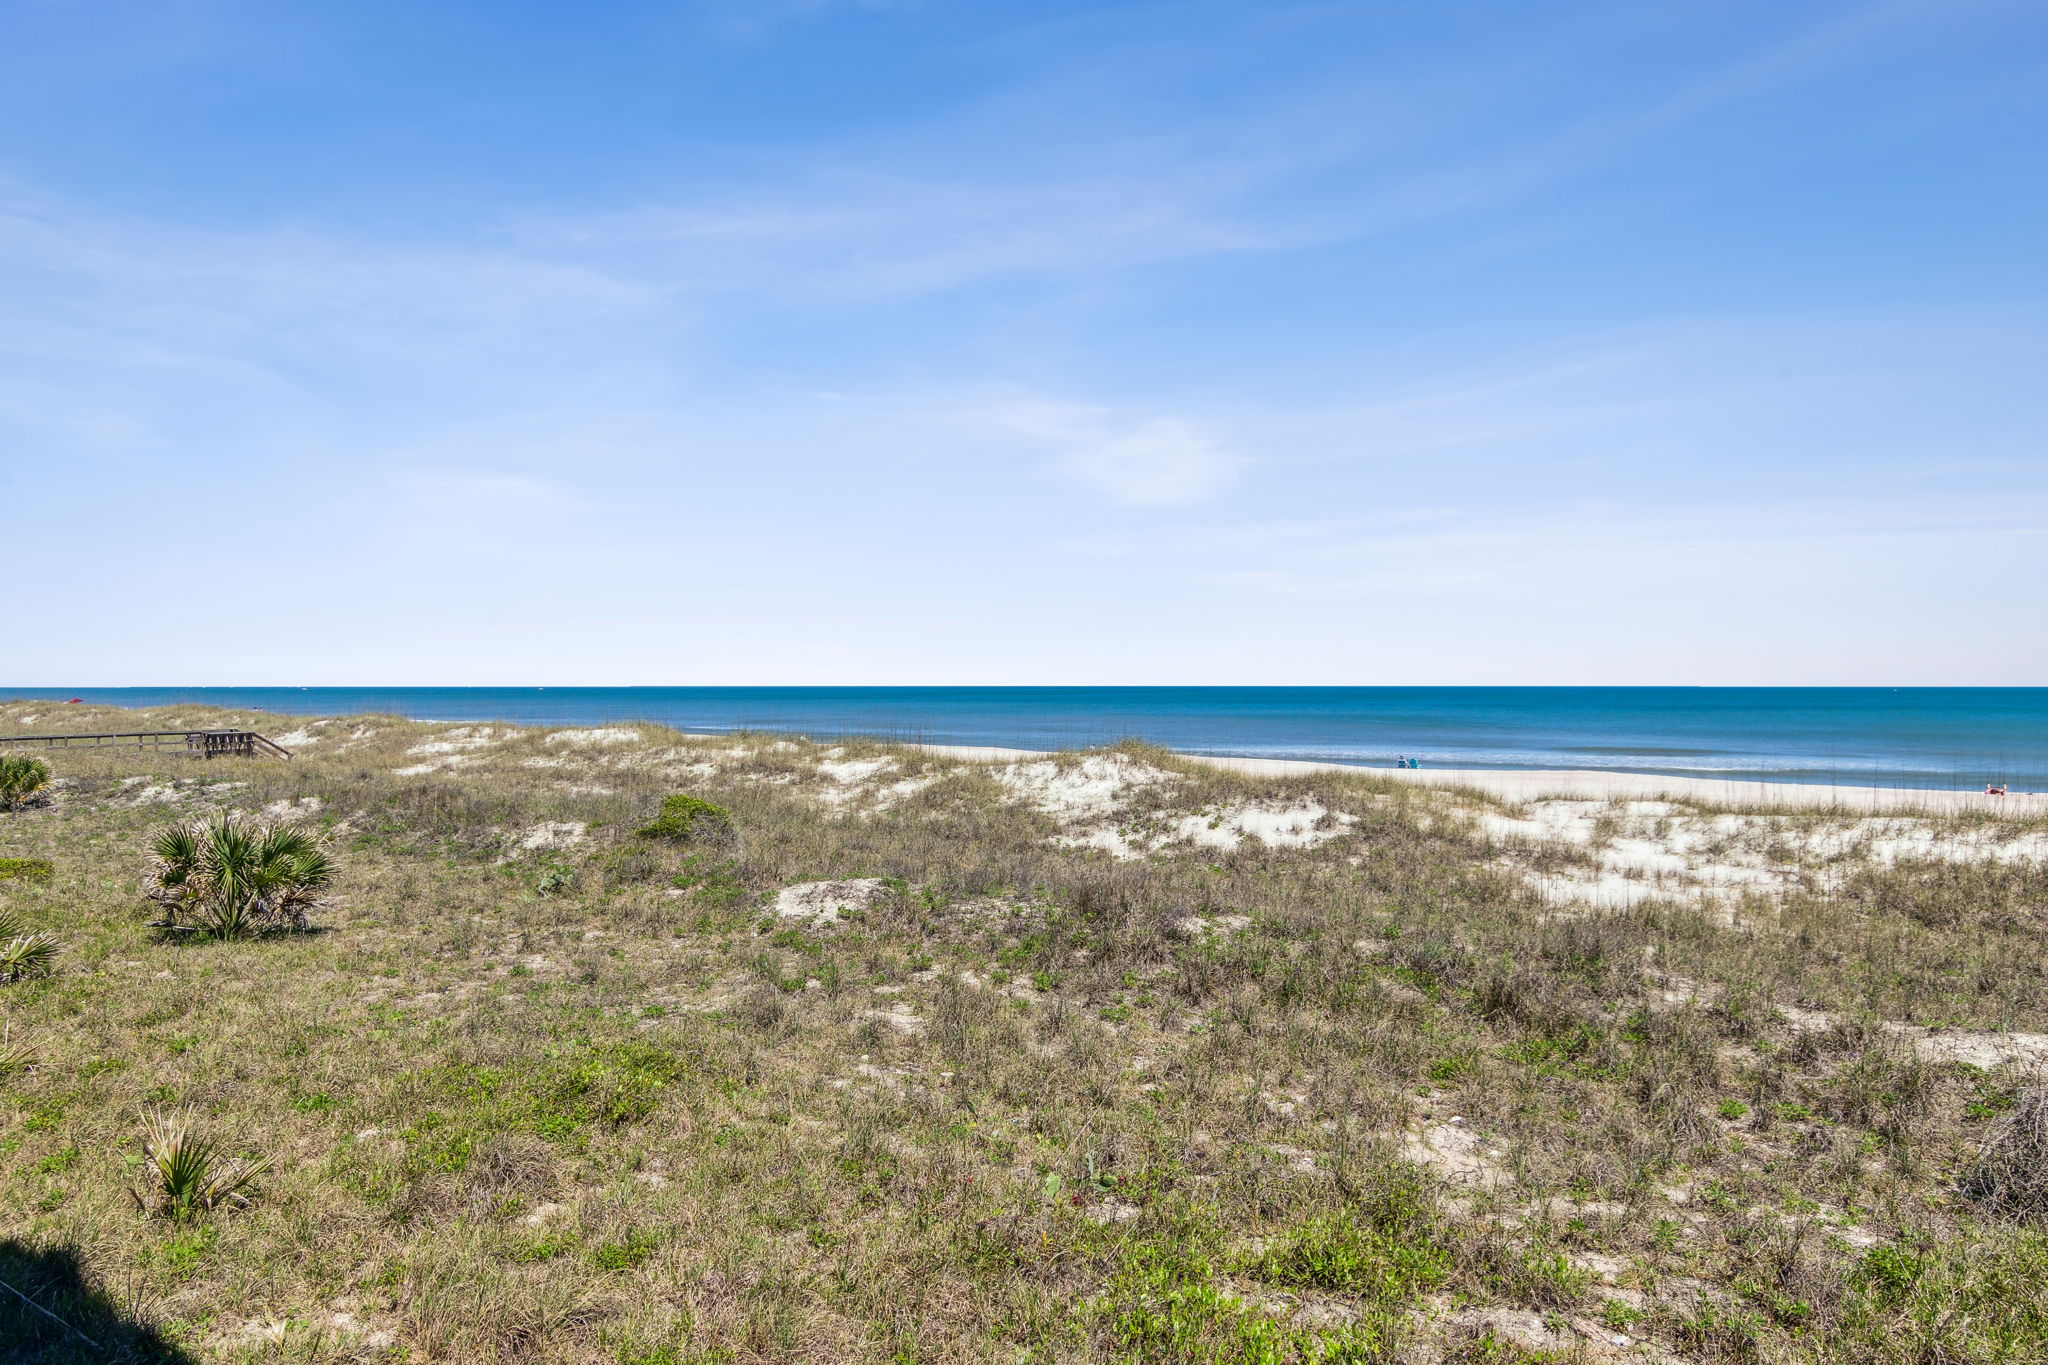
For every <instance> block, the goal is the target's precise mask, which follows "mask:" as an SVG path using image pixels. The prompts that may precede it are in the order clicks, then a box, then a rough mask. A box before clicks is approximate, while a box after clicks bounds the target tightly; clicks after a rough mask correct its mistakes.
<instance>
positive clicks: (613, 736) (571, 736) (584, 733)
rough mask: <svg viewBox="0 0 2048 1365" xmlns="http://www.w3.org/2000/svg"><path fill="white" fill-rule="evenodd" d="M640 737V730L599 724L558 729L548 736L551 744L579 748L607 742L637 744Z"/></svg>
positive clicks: (593, 746)
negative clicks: (591, 726) (583, 727)
mask: <svg viewBox="0 0 2048 1365" xmlns="http://www.w3.org/2000/svg"><path fill="white" fill-rule="evenodd" d="M639 739H640V732H639V731H638V730H628V729H625V728H623V727H621V726H616V725H607V726H599V727H597V728H595V729H590V730H557V731H555V733H553V734H551V735H549V736H548V737H547V741H546V742H547V743H549V744H573V745H575V746H576V747H577V748H579V749H589V748H595V747H600V746H603V745H606V744H635V743H638V742H639Z"/></svg>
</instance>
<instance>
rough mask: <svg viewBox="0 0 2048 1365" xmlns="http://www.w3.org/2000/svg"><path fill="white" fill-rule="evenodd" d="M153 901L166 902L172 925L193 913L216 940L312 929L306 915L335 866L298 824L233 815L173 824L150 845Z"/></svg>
mask: <svg viewBox="0 0 2048 1365" xmlns="http://www.w3.org/2000/svg"><path fill="white" fill-rule="evenodd" d="M150 854H151V859H152V863H153V866H152V867H151V869H150V876H149V892H148V894H149V898H150V899H151V900H153V901H155V902H156V903H157V904H159V905H161V906H163V907H164V919H163V921H162V923H163V925H164V927H166V928H179V927H181V926H180V925H179V923H178V917H179V916H180V915H181V914H183V915H189V916H190V917H191V918H192V919H193V921H194V925H195V927H197V928H198V929H200V930H201V931H202V932H204V933H207V934H210V935H212V936H213V937H215V938H244V937H247V936H248V935H250V934H254V933H261V932H263V931H265V930H271V929H306V928H308V927H310V926H309V925H308V923H307V913H308V912H309V911H310V910H312V909H313V907H314V906H316V905H317V904H318V903H319V901H318V896H319V893H320V892H321V891H322V890H323V889H324V888H325V887H326V886H327V883H328V882H329V881H331V880H332V879H333V877H334V866H333V864H332V863H330V862H328V860H327V855H326V854H324V853H322V852H321V851H320V849H319V847H318V846H317V845H316V844H315V843H314V842H313V836H312V835H310V834H308V833H306V831H304V830H302V829H300V828H299V827H298V826H296V825H288V824H280V825H264V824H258V823H257V822H255V821H253V820H247V819H241V818H238V817H236V816H233V815H221V816H216V817H215V818H214V819H211V820H205V821H200V822H198V823H196V824H190V825H170V826H167V827H166V828H164V829H162V830H159V831H158V832H157V835H156V838H155V839H154V840H152V841H151V843H150Z"/></svg>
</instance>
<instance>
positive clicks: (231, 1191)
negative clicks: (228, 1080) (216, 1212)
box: [128, 1110, 270, 1219]
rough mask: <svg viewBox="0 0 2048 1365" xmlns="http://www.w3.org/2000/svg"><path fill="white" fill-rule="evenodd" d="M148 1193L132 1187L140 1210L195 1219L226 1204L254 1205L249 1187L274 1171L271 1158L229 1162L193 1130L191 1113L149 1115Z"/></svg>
mask: <svg viewBox="0 0 2048 1365" xmlns="http://www.w3.org/2000/svg"><path fill="white" fill-rule="evenodd" d="M142 1155H143V1158H144V1161H145V1163H146V1164H145V1165H144V1167H143V1170H144V1172H145V1185H146V1188H144V1189H132V1188H131V1189H130V1190H129V1191H128V1193H129V1195H130V1197H132V1198H133V1199H134V1200H135V1206H136V1207H137V1208H139V1209H141V1210H142V1211H143V1212H144V1213H151V1214H157V1215H160V1216H163V1217H166V1218H181V1219H182V1218H190V1217H192V1216H193V1215H194V1214H197V1213H202V1212H206V1211H210V1210H212V1209H217V1208H219V1207H221V1206H222V1205H233V1206H237V1207H239V1206H241V1205H245V1204H247V1203H248V1202H249V1196H248V1193H247V1191H248V1188H249V1185H250V1183H251V1182H252V1181H254V1180H255V1179H256V1177H257V1176H259V1175H261V1174H263V1172H265V1171H266V1170H269V1169H270V1158H268V1157H262V1158H259V1159H257V1160H254V1161H247V1160H242V1159H239V1158H224V1157H222V1156H221V1153H220V1149H219V1148H218V1147H217V1146H215V1145H214V1143H213V1141H212V1139H210V1138H205V1137H201V1136H199V1135H198V1134H197V1133H194V1132H193V1131H192V1119H191V1116H190V1115H187V1114H166V1113H163V1112H162V1111H160V1110H159V1111H156V1112H154V1113H150V1114H147V1115H145V1116H144V1117H143V1120H142Z"/></svg>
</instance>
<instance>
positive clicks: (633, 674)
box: [0, 0, 2048, 685]
mask: <svg viewBox="0 0 2048 1365" xmlns="http://www.w3.org/2000/svg"><path fill="white" fill-rule="evenodd" d="M2044 146H2048V9H2044V8H2043V6H2041V5H2040V4H2039V3H2035V2H2034V0H1926V2H1922V3H1911V2H1894V3H1879V4H1869V3H1827V2H1825V0H1822V2H1819V3H1802V4H1794V5H1786V4H1783V3H1773V4H1762V3H1747V2H1746V0H1697V2H1690V3H1689V2H1687V0H1660V3H1656V4H1643V3H1641V0H1614V2H1613V3H1534V2H1532V0H1519V2H1517V3H1459V2H1458V0H1428V2H1425V0H1408V2H1407V3H1370V2H1366V3H1351V4H1315V3H1311V4H1290V3H1286V0H1269V2H1268V3H1258V4H1204V3H1175V4H1154V5H1142V4H1131V5H1105V4H1069V3H1060V2H1059V0H1038V3H1032V4H1006V3H993V2H990V0H983V2H982V3H967V2H966V0H901V2H900V3H891V2H889V0H871V2H870V3H832V2H831V0H706V2H705V3H701V4H695V5H692V4H678V3H667V4H644V5H643V4H635V3H609V4H596V5H581V6H572V5H559V4H553V5H543V4H533V3H516V2H508V0H499V2H498V3H493V4H489V5H485V4H433V3H419V2H418V0H413V2H412V3H406V4H395V3H394V4H385V3H376V2H375V0H356V2H355V3H348V4H303V5H292V6H280V5H274V4H270V5H257V4H243V3H237V2H236V0H206V2H204V3H192V2H190V0H151V3H146V4H145V3H99V2H98V0H30V2H28V3H23V2H22V0H0V508H5V509H6V511H7V513H8V515H7V516H6V522H7V526H8V533H7V534H8V538H9V542H10V544H11V546H12V548H13V555H12V560H13V564H12V568H11V571H10V573H9V581H10V582H11V584H12V585H13V587H12V590H11V591H10V592H9V594H8V597H9V601H8V607H7V611H6V619H7V630H6V631H5V643H4V645H0V682H7V683H14V684H18V685H28V684H48V685H63V684H107V685H111V684H122V683H157V682H160V683H187V684H199V683H237V682H241V683H258V682H278V683H373V682H383V683H423V684H424V683H466V682H474V683H484V682H505V683H512V682H533V683H678V684H681V683H697V682H703V683H805V682H817V683H832V682H838V683H1052V682H1076V683H1080V682H1095V683H1228V682H1261V683H1290V682H1299V683H1431V682H1447V683H1448V682H1464V683H1864V682H1867V683H2016V684H2043V683H2048V630H2043V628H2042V627H2043V625H2044V623H2048V572H2044V571H2043V565H2044V564H2048V379H2044V376H2048V314H2044V310H2043V304H2044V302H2048V251H2044V250H2043V245H2042V244H2043V243H2044V241H2048V174H2044V161H2043V148H2044Z"/></svg>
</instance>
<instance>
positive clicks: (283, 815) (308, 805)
mask: <svg viewBox="0 0 2048 1365" xmlns="http://www.w3.org/2000/svg"><path fill="white" fill-rule="evenodd" d="M325 804H326V803H325V802H323V801H322V800H321V799H320V798H319V797H317V796H301V797H299V798H298V799H297V800H285V801H273V802H271V803H270V804H269V805H267V806H265V807H264V808H263V815H264V818H265V819H269V820H306V819H310V818H311V817H313V816H315V815H318V814H319V813H320V810H321V808H322V807H323V806H324V805H325Z"/></svg>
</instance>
